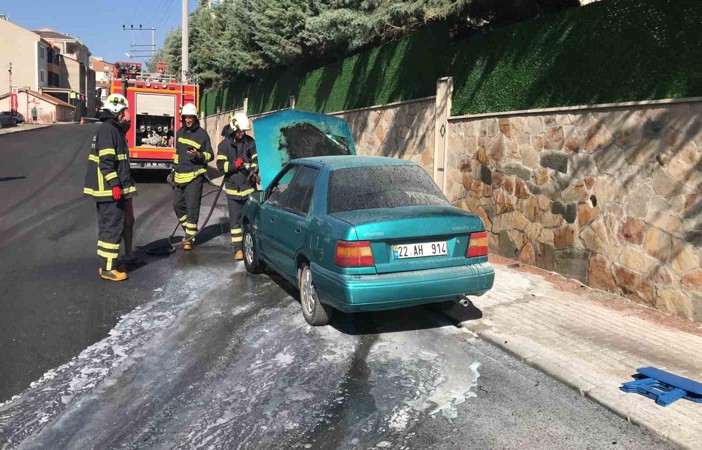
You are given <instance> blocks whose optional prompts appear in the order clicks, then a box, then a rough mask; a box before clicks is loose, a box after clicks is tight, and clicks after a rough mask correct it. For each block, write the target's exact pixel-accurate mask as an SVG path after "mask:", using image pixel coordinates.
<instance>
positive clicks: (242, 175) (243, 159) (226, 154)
mask: <svg viewBox="0 0 702 450" xmlns="http://www.w3.org/2000/svg"><path fill="white" fill-rule="evenodd" d="M229 127H230V128H231V130H232V132H231V133H230V134H229V135H228V136H226V137H225V138H224V139H223V140H222V142H220V143H219V146H218V147H217V168H218V169H219V170H220V172H223V173H224V183H225V185H224V188H225V189H224V192H226V194H227V204H228V205H229V224H230V226H231V235H232V246H233V247H234V259H236V260H237V261H240V260H242V259H244V253H243V252H242V245H241V244H242V241H243V231H242V229H241V219H242V212H243V210H244V204H245V203H246V200H247V199H248V198H249V195H251V193H252V192H253V191H254V189H255V186H256V179H257V176H258V175H257V174H258V154H257V152H256V141H255V140H254V138H252V137H251V136H249V135H247V134H246V132H247V131H248V130H250V129H251V125H250V124H249V119H248V118H247V117H246V115H245V114H243V113H237V114H235V115H234V117H232V120H231V122H230V124H229Z"/></svg>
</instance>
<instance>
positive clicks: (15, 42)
mask: <svg viewBox="0 0 702 450" xmlns="http://www.w3.org/2000/svg"><path fill="white" fill-rule="evenodd" d="M50 49H51V44H50V43H49V42H47V41H46V40H44V39H43V38H42V37H41V36H39V35H37V34H36V33H32V32H31V31H29V30H26V29H24V28H22V27H20V26H19V25H16V24H14V23H12V22H10V21H9V20H7V19H0V95H2V94H7V93H9V92H10V85H12V86H13V87H16V88H26V89H31V90H33V91H39V90H41V89H42V88H44V87H46V86H49V85H50V77H49V60H50V58H51V57H52V55H51V52H50ZM10 69H11V70H10ZM10 78H12V80H10Z"/></svg>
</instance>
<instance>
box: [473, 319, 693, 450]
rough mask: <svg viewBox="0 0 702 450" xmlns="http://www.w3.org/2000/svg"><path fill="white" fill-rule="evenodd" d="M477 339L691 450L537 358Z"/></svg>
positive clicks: (493, 339) (488, 339)
mask: <svg viewBox="0 0 702 450" xmlns="http://www.w3.org/2000/svg"><path fill="white" fill-rule="evenodd" d="M466 325H467V323H466V322H464V323H462V324H461V326H462V327H463V328H464V329H465V330H470V328H468V327H467V326H466ZM473 332H474V333H475V334H476V335H477V336H478V337H480V338H481V339H483V340H484V341H486V342H488V343H490V344H492V345H494V346H495V347H497V348H499V349H501V350H504V351H505V352H506V353H509V354H510V355H512V356H513V357H515V358H516V359H518V360H520V361H522V362H524V363H525V364H527V365H528V366H530V367H533V368H535V369H537V370H539V371H541V372H543V373H545V374H546V375H548V376H550V377H551V378H553V379H555V380H557V381H558V382H560V383H562V384H565V385H566V386H568V387H570V388H572V389H574V390H576V391H577V392H579V393H580V395H582V396H583V397H585V398H587V399H588V400H590V401H592V402H595V403H598V404H600V405H602V406H604V407H605V408H607V409H608V410H609V411H611V412H613V413H614V414H616V415H618V416H619V417H621V418H623V419H625V420H627V421H628V422H630V423H633V424H635V425H637V426H639V427H641V428H644V429H646V430H648V431H650V432H652V433H654V434H656V435H657V436H660V437H662V438H663V439H665V440H667V441H668V442H670V443H672V444H673V445H675V446H677V447H679V448H682V449H692V448H693V447H691V446H690V445H689V442H683V441H680V440H679V439H678V438H677V437H675V436H673V437H671V436H670V435H669V434H670V433H669V430H667V429H660V428H659V427H658V426H656V425H654V424H652V423H650V422H648V421H647V420H646V419H645V418H641V419H639V418H637V417H632V416H631V415H630V414H629V412H628V411H626V410H625V408H622V407H621V406H620V405H617V404H615V403H616V402H613V401H612V400H611V399H610V398H607V397H605V396H600V395H598V394H596V393H595V391H594V390H593V389H594V386H581V385H580V384H579V383H578V382H577V381H573V380H571V379H568V378H566V377H564V376H562V375H560V374H559V373H557V372H556V371H555V370H553V368H551V367H549V365H547V364H543V363H540V362H539V361H538V358H533V357H532V356H533V355H524V354H523V352H519V351H518V350H516V349H514V348H512V347H510V346H509V345H505V343H504V342H503V341H502V340H501V339H497V338H496V337H495V336H492V335H491V334H490V333H489V332H485V331H483V330H480V331H473Z"/></svg>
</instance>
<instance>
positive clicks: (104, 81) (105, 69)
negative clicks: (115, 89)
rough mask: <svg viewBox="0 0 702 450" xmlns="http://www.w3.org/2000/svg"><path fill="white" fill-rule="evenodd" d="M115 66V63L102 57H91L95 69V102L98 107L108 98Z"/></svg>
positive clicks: (91, 64) (92, 67) (91, 65)
mask: <svg viewBox="0 0 702 450" xmlns="http://www.w3.org/2000/svg"><path fill="white" fill-rule="evenodd" d="M114 67H115V65H114V64H111V63H108V62H107V61H105V60H104V59H102V58H97V57H95V58H93V57H90V68H91V69H93V70H94V71H95V102H96V105H97V107H98V108H99V107H100V106H101V105H102V102H104V101H105V100H106V99H107V95H108V88H109V85H110V81H111V80H112V69H114Z"/></svg>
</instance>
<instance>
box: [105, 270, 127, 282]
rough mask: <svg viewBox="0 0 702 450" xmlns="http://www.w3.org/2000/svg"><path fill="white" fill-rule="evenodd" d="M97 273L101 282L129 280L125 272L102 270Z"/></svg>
mask: <svg viewBox="0 0 702 450" xmlns="http://www.w3.org/2000/svg"><path fill="white" fill-rule="evenodd" d="M98 273H99V274H100V278H102V279H103V280H108V281H124V280H126V279H127V278H129V277H128V276H127V274H126V272H122V271H120V270H119V269H112V270H102V269H99V271H98Z"/></svg>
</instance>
